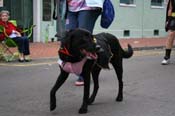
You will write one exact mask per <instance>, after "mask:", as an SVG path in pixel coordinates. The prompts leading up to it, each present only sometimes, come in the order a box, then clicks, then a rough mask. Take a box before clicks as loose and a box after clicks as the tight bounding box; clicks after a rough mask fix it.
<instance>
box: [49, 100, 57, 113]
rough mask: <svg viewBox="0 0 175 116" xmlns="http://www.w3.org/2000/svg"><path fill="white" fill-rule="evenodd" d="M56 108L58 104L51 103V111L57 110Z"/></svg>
mask: <svg viewBox="0 0 175 116" xmlns="http://www.w3.org/2000/svg"><path fill="white" fill-rule="evenodd" d="M55 108H56V102H51V103H50V111H53V110H55Z"/></svg>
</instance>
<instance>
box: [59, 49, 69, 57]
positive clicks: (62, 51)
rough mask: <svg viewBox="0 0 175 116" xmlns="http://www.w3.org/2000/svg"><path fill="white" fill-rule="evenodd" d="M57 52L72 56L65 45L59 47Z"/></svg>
mask: <svg viewBox="0 0 175 116" xmlns="http://www.w3.org/2000/svg"><path fill="white" fill-rule="evenodd" d="M59 53H62V54H65V55H68V56H72V55H71V54H70V53H69V51H68V50H67V48H66V47H64V48H60V50H59Z"/></svg>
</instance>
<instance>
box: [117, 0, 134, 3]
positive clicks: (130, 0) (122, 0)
mask: <svg viewBox="0 0 175 116" xmlns="http://www.w3.org/2000/svg"><path fill="white" fill-rule="evenodd" d="M120 4H134V0H120Z"/></svg>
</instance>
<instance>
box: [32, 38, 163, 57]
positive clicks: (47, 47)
mask: <svg viewBox="0 0 175 116" xmlns="http://www.w3.org/2000/svg"><path fill="white" fill-rule="evenodd" d="M119 41H120V43H121V46H122V47H123V48H126V47H127V44H128V43H129V44H130V45H131V46H132V47H133V48H134V49H135V50H145V49H153V48H163V47H164V46H165V42H166V38H143V39H120V40H119ZM59 45H60V44H59V42H49V43H37V42H35V43H31V44H30V51H31V58H32V59H41V58H55V57H57V56H58V48H59Z"/></svg>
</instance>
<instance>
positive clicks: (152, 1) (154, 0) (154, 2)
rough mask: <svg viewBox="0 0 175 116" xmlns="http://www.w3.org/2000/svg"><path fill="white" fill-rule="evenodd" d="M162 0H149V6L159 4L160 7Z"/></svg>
mask: <svg viewBox="0 0 175 116" xmlns="http://www.w3.org/2000/svg"><path fill="white" fill-rule="evenodd" d="M163 3H164V0H151V6H160V7H162V6H163Z"/></svg>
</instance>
